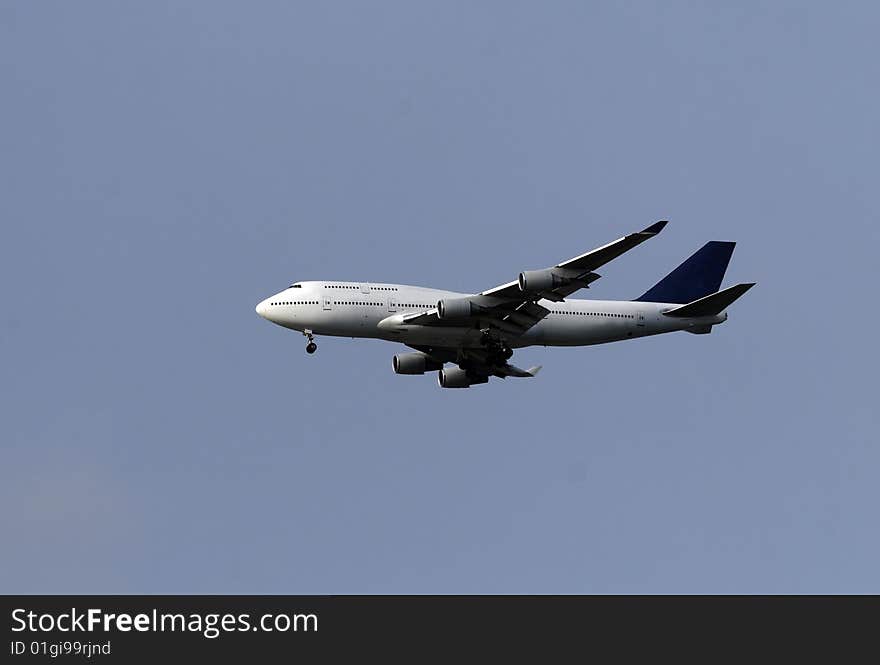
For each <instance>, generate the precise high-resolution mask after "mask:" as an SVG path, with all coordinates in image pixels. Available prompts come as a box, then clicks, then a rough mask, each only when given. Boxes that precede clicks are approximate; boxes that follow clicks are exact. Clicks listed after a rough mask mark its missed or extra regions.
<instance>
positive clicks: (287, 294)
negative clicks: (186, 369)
mask: <svg viewBox="0 0 880 665" xmlns="http://www.w3.org/2000/svg"><path fill="white" fill-rule="evenodd" d="M470 295H472V294H467V293H455V292H452V291H442V290H438V289H428V288H422V287H418V286H406V285H404V284H374V283H365V282H345V281H311V282H298V283H296V284H294V285H292V286H291V287H289V288H287V289H285V290H284V291H281V292H279V293H276V294H275V295H273V296H271V297H269V298H266V299H265V300H264V301H262V302H261V303H260V304H259V305H257V313H258V314H260V316H262V317H264V318H266V319H269V320H270V321H272V322H274V323H277V324H278V325H281V326H284V327H285V328H290V329H292V330H299V331H306V332H311V333H313V334H315V335H330V336H338V337H367V338H375V339H384V340H388V341H393V342H401V343H404V344H410V345H430V346H452V347H462V348H468V347H478V346H480V343H481V342H480V338H481V333H480V330H479V329H478V328H477V327H457V326H455V325H448V326H423V325H406V324H405V323H404V322H403V317H404V315H407V314H413V313H426V312H430V311H432V310H434V309H436V307H437V302H438V301H439V300H441V299H444V298H463V297H467V296H470ZM538 304H540V305H541V306H543V307H546V308H547V309H548V310H550V314H548V315H547V316H546V317H545V318H544V319H542V320H541V321H539V322H538V323H537V324H535V325H534V326H533V327H531V328H530V329H528V330H527V331H526V332H525V333H524V334H523V335H521V336H518V337H514V338H512V339H510V341H509V343H510V346H511V347H513V348H521V347H525V346H535V345H542V346H586V345H590V344H603V343H606V342H615V341H619V340H624V339H631V338H635V337H645V336H648V335H657V334H660V333H666V332H674V331H678V330H691V331H693V332H705V331H708V329H709V326H712V325H715V324H718V323H722V322H723V321H725V320H726V319H727V314H726V313H724V312H722V313H721V314H718V315H712V316H705V317H699V318H677V317H668V316H664V315H663V312H664V311H667V310H670V309H672V308H675V307H678V306H679V305H678V304H669V303H649V302H636V301H628V300H574V299H567V300H565V301H564V302H552V301H549V300H541V301H539V303H538Z"/></svg>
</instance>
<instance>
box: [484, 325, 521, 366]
mask: <svg viewBox="0 0 880 665" xmlns="http://www.w3.org/2000/svg"><path fill="white" fill-rule="evenodd" d="M480 343H481V344H482V345H483V346H485V347H486V350H487V351H488V352H489V354H488V358H487V360H488V361H489V362H490V363H491V364H493V365H504V364H506V363H507V361H508V360H510V358H511V357H512V356H513V349H511V348H510V347H509V346H507V344H506V343H505V342H504V340H501V339H497V338H495V337H493V336H492V335H490V334H489V333H488V331H483V335H482V337H481V339H480Z"/></svg>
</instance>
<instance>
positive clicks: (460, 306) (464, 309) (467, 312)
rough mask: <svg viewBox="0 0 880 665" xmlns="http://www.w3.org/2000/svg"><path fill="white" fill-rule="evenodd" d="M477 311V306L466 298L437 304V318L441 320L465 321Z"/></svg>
mask: <svg viewBox="0 0 880 665" xmlns="http://www.w3.org/2000/svg"><path fill="white" fill-rule="evenodd" d="M477 311H478V308H477V306H476V305H474V304H473V303H472V302H471V301H470V300H469V299H467V298H451V299H448V300H441V301H439V302H438V303H437V316H438V317H440V318H441V319H466V318H468V317H469V316H471V315H473V314H476V313H477Z"/></svg>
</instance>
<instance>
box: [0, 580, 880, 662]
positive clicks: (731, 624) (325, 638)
mask: <svg viewBox="0 0 880 665" xmlns="http://www.w3.org/2000/svg"><path fill="white" fill-rule="evenodd" d="M2 602H3V611H4V615H5V618H4V623H5V626H6V638H7V639H6V644H4V645H3V648H4V650H5V654H6V656H5V658H4V660H5V662H10V663H15V662H39V661H43V662H48V661H52V662H91V661H94V662H98V663H107V662H127V663H131V662H157V661H159V660H170V661H171V662H176V661H177V660H181V661H182V660H191V659H199V660H205V659H215V658H220V659H224V660H226V659H236V660H252V659H256V658H300V657H309V658H318V659H321V660H328V659H331V658H337V657H338V658H342V657H346V658H350V657H355V658H366V657H370V658H371V659H372V658H377V657H378V658H383V657H384V658H389V659H394V660H408V661H410V662H413V661H420V660H424V659H426V658H431V657H444V658H456V659H457V660H462V659H464V660H471V659H473V658H475V657H491V658H500V657H505V658H507V657H510V656H514V657H524V656H534V657H535V658H536V659H537V658H540V659H541V660H546V659H547V658H548V657H562V656H566V655H567V656H572V655H577V654H580V655H581V656H582V657H584V658H588V657H591V656H594V655H598V654H600V653H604V654H608V653H610V654H612V655H614V656H616V657H618V658H623V657H635V656H639V657H645V656H648V657H651V658H656V657H658V656H660V655H668V656H682V655H686V654H690V655H694V656H703V657H716V656H719V655H730V654H731V653H737V654H741V655H743V656H750V657H755V656H770V655H777V656H791V655H792V654H793V653H795V652H802V651H805V652H807V653H809V654H810V655H812V656H816V655H817V654H818V653H821V652H822V651H823V650H825V651H826V652H827V653H828V655H829V656H830V655H832V654H833V655H835V656H836V657H839V656H840V655H841V654H843V653H847V652H852V653H854V654H856V653H859V652H861V645H865V648H869V649H870V650H871V651H870V652H873V651H874V650H875V648H876V644H872V642H873V641H874V640H873V636H874V633H875V632H876V629H875V625H876V618H877V616H878V609H880V601H878V599H877V597H827V596H822V597H749V596H735V597H682V596H675V597H659V596H651V597H638V596H5V597H2ZM870 652H869V653H870ZM862 653H864V652H862ZM865 655H867V654H865Z"/></svg>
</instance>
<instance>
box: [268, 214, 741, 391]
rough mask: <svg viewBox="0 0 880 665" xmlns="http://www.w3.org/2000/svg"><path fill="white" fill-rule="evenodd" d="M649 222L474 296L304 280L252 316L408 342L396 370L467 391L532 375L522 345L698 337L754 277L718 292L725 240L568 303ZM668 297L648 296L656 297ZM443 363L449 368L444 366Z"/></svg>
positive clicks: (311, 329) (643, 235)
mask: <svg viewBox="0 0 880 665" xmlns="http://www.w3.org/2000/svg"><path fill="white" fill-rule="evenodd" d="M665 224H666V222H657V223H656V224H653V225H652V226H650V227H648V228H647V229H645V230H644V231H641V232H638V233H633V234H630V235H628V236H625V237H623V238H620V239H619V240H616V241H614V242H612V243H609V244H608V245H604V246H603V247H600V248H598V249H596V250H593V251H592V252H587V253H586V254H582V255H580V256H578V257H575V258H574V259H571V260H569V261H565V262H563V263H560V264H558V265H556V266H554V267H552V268H547V269H545V270H540V271H525V272H523V273H521V274H520V276H519V278H518V279H517V280H516V281H514V282H510V283H508V284H504V285H501V286H499V287H495V288H493V289H489V290H488V291H483V292H481V293H477V294H468V293H456V292H452V291H442V290H438V289H429V288H423V287H417V286H407V285H404V284H380V283H374V282H359V281H332V280H327V281H323V280H322V281H303V282H296V283H294V284H292V285H291V286H290V287H288V288H287V289H285V290H283V291H281V292H279V293H276V294H275V295H273V296H270V297H269V298H266V299H265V300H263V301H262V302H260V303H259V304H258V305H257V307H256V311H257V314H259V315H260V316H261V317H263V318H265V319H267V320H269V321H271V322H272V323H275V324H278V325H280V326H283V327H285V328H289V329H291V330H297V331H300V332H302V333H303V334H304V335H306V336H307V337H308V339H309V344H308V346H307V348H306V350H307V351H308V352H309V353H314V351H315V349H316V348H317V347H316V345H315V343H314V336H315V335H328V336H337V337H352V338H358V337H363V338H373V339H383V340H387V341H390V342H400V343H402V344H406V345H407V346H410V347H412V348H413V349H416V350H415V351H414V352H409V353H403V354H398V355H396V356H394V359H393V368H394V371H395V372H397V373H399V374H424V373H425V372H426V371H432V370H438V372H439V374H438V379H439V382H440V385H441V386H443V387H449V388H453V387H455V388H466V387H469V386H471V385H475V384H479V383H486V382H487V381H488V378H489V376H499V377H502V378H504V377H507V376H522V377H530V376H535V374H537V372H538V370H539V369H540V367H533V368H530V369H528V370H522V369H520V368H518V367H515V366H513V365H511V364H509V363H508V362H507V361H508V360H509V358H510V357H511V355H512V354H513V349H518V348H523V347H527V346H536V345H539V346H588V345H592V344H604V343H607V342H616V341H621V340H626V339H634V338H637V337H646V336H648V335H658V334H661V333H667V332H675V331H682V330H684V331H687V332H691V333H695V334H705V333H709V332H711V330H712V326H715V325H718V324H719V323H723V322H724V321H726V320H727V313H726V311H724V310H725V308H726V307H727V306H728V305H729V304H730V303H732V302H733V301H734V300H736V299H737V298H739V297H740V296H741V295H742V294H743V293H745V291H747V290H748V289H749V288H750V287H751V286H753V284H738V285H736V286H734V287H730V288H728V289H724V290H723V291H718V287H719V286H720V283H721V279H722V278H723V275H724V272H725V270H726V268H727V263H728V261H729V259H730V255H731V253H732V251H733V245H734V243H721V242H710V243H707V244H706V245H704V247H703V248H701V249H700V250H699V251H698V252H697V253H695V254H694V255H693V256H691V257H690V258H689V259H688V260H687V261H685V262H684V263H683V264H682V265H681V266H679V267H678V268H676V270H674V271H673V272H672V273H670V274H669V275H668V276H667V277H666V278H664V280H661V282H659V283H658V284H657V285H656V286H655V287H653V288H652V289H650V290H649V291H648V292H646V293H645V294H644V295H643V296H642V297H641V298H639V299H637V300H633V301H619V300H572V299H569V298H568V297H567V296H568V295H570V294H571V293H573V292H574V291H576V290H578V289H581V288H587V287H588V286H589V284H590V283H591V282H593V281H595V280H596V279H598V278H599V275H597V274H596V273H594V272H592V271H593V270H594V269H595V268H598V267H599V266H601V265H604V264H605V263H607V262H608V261H610V260H611V259H613V258H616V257H617V256H619V255H620V254H622V253H623V252H625V251H628V250H629V249H631V248H632V247H635V246H636V245H638V244H640V243H641V242H644V241H645V240H647V239H648V238H651V237H653V236H655V235H657V234H658V233H659V232H660V231H661V230H662V229H663V227H664V226H665ZM658 296H659V297H662V298H663V299H664V300H669V301H670V302H654V301H653V300H655V299H657V297H658ZM447 363H452V364H454V365H457V367H451V368H446V367H444V366H445V365H446V364H447Z"/></svg>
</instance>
